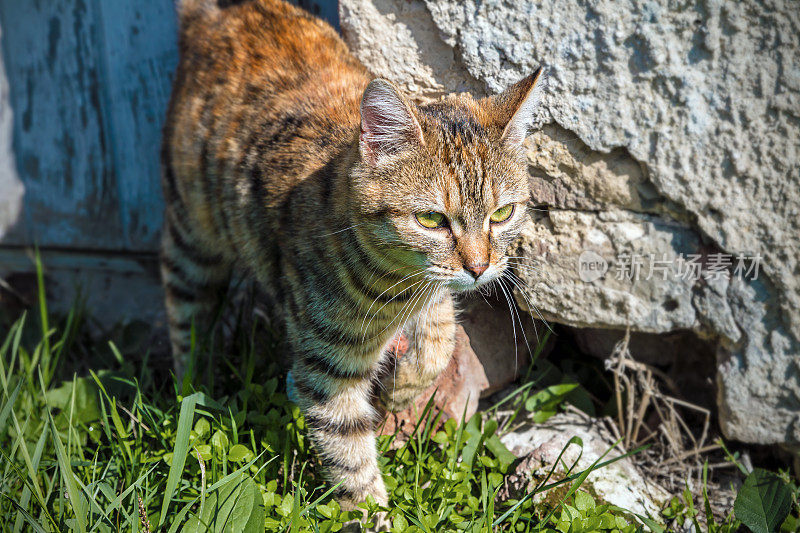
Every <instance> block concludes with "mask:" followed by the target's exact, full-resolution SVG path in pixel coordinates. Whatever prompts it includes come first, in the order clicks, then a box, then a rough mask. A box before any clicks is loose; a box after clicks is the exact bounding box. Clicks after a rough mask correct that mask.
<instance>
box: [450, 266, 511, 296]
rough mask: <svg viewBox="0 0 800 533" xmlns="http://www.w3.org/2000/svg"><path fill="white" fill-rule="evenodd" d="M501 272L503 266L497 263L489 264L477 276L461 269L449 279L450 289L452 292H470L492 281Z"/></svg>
mask: <svg viewBox="0 0 800 533" xmlns="http://www.w3.org/2000/svg"><path fill="white" fill-rule="evenodd" d="M502 273H503V268H502V267H501V266H499V265H490V266H489V268H487V269H486V271H485V272H483V273H482V274H481V275H480V276H478V277H477V278H476V277H475V276H473V275H472V274H470V273H469V272H467V271H466V270H462V271H461V272H458V273H456V274H455V275H454V276H453V277H452V279H451V280H450V283H449V286H450V290H452V291H453V292H472V291H475V290H478V289H481V288H483V287H486V286H488V285H489V284H491V283H492V282H493V281H495V280H497V279H498V278H499V277H500V275H501V274H502Z"/></svg>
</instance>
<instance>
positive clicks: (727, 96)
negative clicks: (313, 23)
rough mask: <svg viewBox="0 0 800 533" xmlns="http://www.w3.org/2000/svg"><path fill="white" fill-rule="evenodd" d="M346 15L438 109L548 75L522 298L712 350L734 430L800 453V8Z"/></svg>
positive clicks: (407, 5)
mask: <svg viewBox="0 0 800 533" xmlns="http://www.w3.org/2000/svg"><path fill="white" fill-rule="evenodd" d="M340 22H341V28H342V32H343V33H344V35H345V38H346V40H347V41H348V44H349V45H350V47H351V48H352V50H353V51H354V52H355V54H356V55H357V56H358V57H359V58H360V59H361V60H362V61H363V62H364V63H365V64H366V65H367V66H368V67H369V68H370V69H371V70H372V71H373V72H374V73H375V74H376V75H378V76H382V77H386V78H388V79H391V80H392V81H394V82H396V83H398V84H399V85H400V86H401V87H403V88H404V89H406V90H407V91H408V92H410V93H413V94H414V95H416V96H417V97H418V98H419V99H429V98H437V97H439V96H440V95H442V94H445V93H447V92H452V91H471V92H473V93H474V94H476V95H485V94H490V93H492V92H495V91H499V90H501V89H502V88H504V87H505V86H506V85H508V84H510V83H511V82H513V81H515V80H517V79H519V78H520V77H522V76H523V75H525V74H527V73H530V72H532V71H533V70H534V68H536V66H538V65H540V64H541V65H544V66H545V67H546V69H547V72H548V74H549V80H548V88H547V94H546V96H545V98H544V104H543V106H542V107H541V109H540V114H539V124H540V125H541V128H540V130H539V131H538V132H537V133H534V134H533V135H531V136H530V137H529V139H528V141H527V148H528V154H529V160H530V174H531V191H532V194H533V205H532V207H533V209H532V210H531V213H532V221H531V223H530V224H529V225H528V227H527V229H526V232H525V235H524V236H523V239H522V240H521V242H520V243H519V248H520V252H522V253H524V254H525V256H526V257H528V258H529V267H530V268H528V269H525V270H524V271H520V272H519V274H520V276H521V277H522V278H523V279H524V280H525V282H526V287H527V288H526V289H525V291H524V294H522V293H518V295H517V296H518V298H519V302H520V304H521V305H523V306H531V307H535V308H536V310H538V312H540V313H541V314H542V315H543V316H544V317H545V318H547V319H548V320H553V321H558V322H561V323H564V324H568V325H572V326H580V327H593V328H598V327H599V328H627V327H630V328H631V329H632V330H634V331H643V332H650V333H665V332H670V331H676V330H691V331H694V332H696V333H697V334H699V335H701V336H703V337H705V338H708V339H710V340H712V341H713V342H714V343H716V345H717V346H718V349H717V352H718V354H717V374H718V375H717V385H718V406H719V414H720V421H721V424H722V429H723V431H724V432H725V434H726V435H727V436H728V437H729V438H733V439H739V440H742V441H746V442H754V443H765V444H766V443H779V444H783V445H787V446H790V447H796V446H798V445H800V263H799V261H800V164H798V158H799V157H800V10H798V9H797V5H796V3H794V2H792V1H791V0H786V1H780V0H778V1H774V2H756V1H753V0H748V1H746V2H738V3H733V2H728V3H723V2H718V1H711V0H699V1H697V2H694V3H690V4H683V3H680V4H679V3H677V2H649V1H643V0H630V1H628V2H624V3H620V2H584V1H579V0H563V1H555V0H545V1H543V2H540V1H532V0H528V1H518V2H515V1H510V0H509V1H478V0H468V1H455V0H341V2H340ZM651 254H652V255H651ZM517 255H521V254H517ZM695 256H696V257H695ZM579 258H580V259H579ZM635 258H639V259H640V260H641V261H642V264H643V269H642V271H641V272H639V275H632V274H633V273H632V272H631V270H630V269H629V268H628V266H629V262H630V261H635V260H636V259H635ZM737 258H738V259H741V260H742V262H741V264H738V265H737ZM754 258H760V259H754ZM581 259H582V260H583V261H584V263H585V264H586V265H589V264H591V265H596V266H597V268H599V270H597V271H586V270H585V269H584V270H581V269H579V264H580V262H581ZM653 259H655V260H656V261H660V262H661V263H657V262H653ZM684 259H688V260H689V262H694V263H698V264H700V265H701V269H702V273H701V275H700V276H699V277H698V276H692V275H680V274H681V271H679V269H683V270H682V272H683V273H684V274H685V273H686V272H687V268H686V266H687V265H686V263H685V262H682V260H684ZM728 260H729V261H730V262H731V264H730V265H728V266H727V268H723V270H724V272H723V273H721V274H714V270H715V265H721V266H722V267H725V265H724V263H726V262H727V261H728ZM754 263H757V264H758V267H759V271H758V276H755V271H754V270H753V269H752V268H753V266H754ZM656 264H661V265H662V266H664V265H666V266H665V267H663V268H661V269H655V268H652V267H651V265H656ZM737 266H739V267H740V269H739V270H737ZM748 271H749V273H748ZM634 355H635V354H634ZM693 355H694V354H691V353H687V354H683V356H684V357H687V358H690V357H693Z"/></svg>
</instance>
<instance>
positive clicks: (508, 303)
mask: <svg viewBox="0 0 800 533" xmlns="http://www.w3.org/2000/svg"><path fill="white" fill-rule="evenodd" d="M497 282H498V285H497V286H498V287H499V288H500V290H502V291H503V296H505V299H506V304H507V305H508V314H509V316H510V317H511V331H512V333H513V334H514V368H517V364H518V360H519V359H518V354H517V346H518V344H517V326H516V323H515V322H514V313H513V312H512V310H511V305H512V304H511V302H510V301H509V299H508V294H506V290H505V288H504V287H503V283H502V278H497Z"/></svg>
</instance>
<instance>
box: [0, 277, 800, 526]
mask: <svg viewBox="0 0 800 533" xmlns="http://www.w3.org/2000/svg"><path fill="white" fill-rule="evenodd" d="M39 283H40V286H39V305H38V312H37V316H36V317H35V318H32V317H31V316H29V315H27V314H23V315H22V316H20V317H19V318H18V319H17V320H16V321H15V322H14V323H13V325H12V326H11V327H10V328H7V331H0V457H2V459H0V476H1V477H0V532H20V531H37V532H38V531H65V530H73V531H81V532H85V531H102V532H105V531H165V532H173V531H264V530H267V531H291V532H296V531H320V532H326V531H339V530H340V529H342V526H343V524H345V523H347V522H348V521H351V520H355V519H359V518H361V512H353V511H351V512H343V511H342V510H341V509H340V508H339V506H338V504H337V503H336V501H334V500H333V499H332V497H331V492H332V491H333V489H334V488H335V487H332V486H330V485H328V484H326V483H325V482H324V480H323V479H322V477H321V475H320V470H319V468H318V465H317V463H316V461H315V458H314V454H313V450H312V449H311V445H310V443H309V440H308V438H307V436H306V431H305V430H306V428H305V422H304V419H303V417H302V415H301V414H300V412H299V410H298V408H297V407H296V406H295V405H293V404H292V403H291V402H289V400H288V399H287V396H286V392H285V385H284V384H285V374H284V373H283V371H282V370H281V367H280V366H279V365H278V364H276V362H275V361H273V360H271V357H270V353H272V355H273V356H274V355H275V353H274V352H275V348H274V344H273V343H271V342H270V339H271V336H270V334H269V332H264V331H259V328H258V327H254V326H246V327H245V326H241V325H237V326H236V327H234V328H233V332H232V334H231V335H230V336H231V338H232V339H233V341H231V342H232V348H230V350H231V351H230V352H229V353H231V354H232V355H231V356H230V357H229V358H225V359H222V358H219V357H218V358H217V359H218V360H217V361H216V362H215V363H214V365H215V366H214V368H217V369H220V370H218V371H216V372H214V371H208V368H210V366H209V365H205V366H204V368H205V369H206V370H207V371H206V372H205V373H204V374H203V375H193V374H190V375H189V377H188V378H187V379H186V380H184V382H182V383H180V384H178V383H176V382H175V381H174V379H173V378H171V377H170V376H169V375H168V373H167V372H166V371H165V370H164V368H163V367H164V366H165V363H166V362H165V361H164V360H160V361H156V360H154V359H152V356H151V355H150V354H149V353H148V350H147V348H148V347H147V346H146V342H144V343H143V342H141V341H139V342H135V341H132V340H131V338H135V337H137V335H136V334H135V333H136V332H135V331H133V332H131V331H130V328H128V330H127V331H123V333H122V334H115V335H114V336H113V337H114V338H115V339H116V342H110V341H109V342H104V343H101V344H99V345H98V344H93V343H92V341H91V340H90V339H89V338H88V337H87V335H86V327H85V326H86V317H85V313H83V312H81V311H80V309H81V307H80V306H79V305H77V306H76V307H75V308H74V310H73V311H72V312H71V313H70V314H69V315H68V316H67V317H64V318H62V319H60V320H54V319H53V318H52V317H50V316H49V314H48V311H47V306H46V302H45V298H44V289H43V283H42V276H41V269H39ZM245 323H246V321H244V320H241V321H239V322H237V324H245ZM134 329H135V328H134ZM139 337H141V335H139ZM265 339H266V340H265ZM196 344H197V349H196V353H198V354H202V353H203V352H204V348H203V345H204V344H205V343H203V342H200V341H197V342H196ZM208 344H209V345H212V346H213V345H214V342H213V339H212V340H211V341H210V342H209V343H208ZM256 346H259V347H260V348H256ZM265 346H266V348H265ZM265 352H266V353H265ZM195 366H196V367H198V368H199V365H195ZM198 374H199V373H198ZM576 387H577V386H575V385H571V384H563V383H562V384H552V383H550V384H547V386H545V384H544V383H539V382H530V381H527V382H524V383H523V385H522V386H521V387H520V389H519V390H518V391H516V392H515V393H514V394H513V395H511V396H510V397H508V398H507V399H506V400H504V404H503V406H504V408H506V409H507V408H509V407H512V408H513V409H514V410H515V411H516V412H518V413H522V412H524V411H531V412H532V413H533V415H534V416H539V417H540V418H546V417H547V416H549V415H550V414H552V413H554V412H555V411H556V410H557V409H558V406H559V404H560V403H561V402H563V401H567V400H568V399H570V398H571V401H573V402H575V403H576V404H580V403H582V402H585V401H586V398H585V395H583V394H576V390H578V389H577V388H576ZM578 392H580V391H578ZM495 412H496V409H490V410H488V411H487V412H485V413H482V414H477V415H475V416H473V417H472V418H470V419H469V420H462V421H461V422H460V423H458V422H457V421H455V420H448V421H446V422H444V423H442V424H440V422H441V421H440V416H441V415H440V414H439V413H437V412H435V411H434V409H432V402H429V403H428V407H427V408H426V410H425V411H424V412H423V413H422V416H421V418H420V420H421V422H420V423H419V424H417V426H416V428H415V429H414V432H413V434H412V435H411V437H410V438H409V439H408V440H407V441H405V442H404V443H403V444H402V445H400V446H397V445H396V444H397V441H396V436H386V437H381V438H380V440H379V446H380V448H381V455H380V457H381V459H380V461H381V468H382V470H383V473H384V479H385V481H386V486H387V489H388V490H389V493H390V500H391V501H390V505H389V506H388V508H386V509H380V508H379V507H378V505H377V504H376V503H375V502H374V501H368V502H366V503H365V504H364V511H365V513H366V515H367V518H366V521H367V523H369V522H370V520H372V517H374V514H375V513H376V512H378V511H384V512H387V513H388V516H389V518H390V519H391V522H392V525H393V531H397V532H405V531H410V532H413V531H430V532H439V531H471V532H479V531H480V532H488V531H560V532H562V533H567V532H572V533H577V532H581V531H621V532H632V531H638V530H642V529H643V528H648V527H649V528H652V529H654V530H660V526H658V525H657V523H656V521H654V517H635V516H633V515H632V514H631V513H629V512H627V511H625V510H623V509H619V508H616V507H613V506H610V505H608V504H605V503H603V502H601V501H597V500H596V499H595V498H593V497H592V496H591V495H590V493H589V492H587V491H586V490H583V489H582V488H581V487H582V486H583V485H584V483H585V481H586V479H587V476H589V475H590V474H591V471H592V470H593V469H594V468H602V467H603V466H604V465H605V464H608V463H609V462H613V461H614V460H617V459H618V458H619V457H615V456H614V455H615V453H616V452H609V454H608V456H606V457H603V458H601V459H600V460H598V462H597V463H595V465H593V466H592V468H589V469H587V470H586V471H582V472H578V471H575V468H574V465H572V467H571V468H570V467H569V465H567V469H568V472H567V475H566V476H561V477H559V478H556V477H554V476H552V475H550V476H546V477H544V478H542V479H538V480H535V483H534V484H533V486H531V487H529V488H528V490H527V492H523V493H522V494H519V495H517V497H516V498H505V499H504V498H501V497H499V495H500V493H501V491H502V488H503V486H504V485H505V483H506V482H507V480H508V476H509V474H510V473H511V472H512V470H513V466H514V464H515V460H516V459H515V458H514V456H513V455H512V454H511V453H510V452H509V451H508V450H507V449H506V448H505V446H503V444H502V442H501V441H500V438H499V435H500V433H501V432H502V431H503V428H502V427H498V423H497V421H496V420H495V417H494V416H493V415H494V414H495ZM512 419H513V417H512ZM571 445H573V446H582V443H581V442H580V440H577V439H573V441H572V444H571ZM551 474H552V470H551ZM534 496H538V498H535V497H534ZM795 498H796V497H795ZM689 501H691V498H689ZM681 505H682V504H680V502H678V503H676V502H673V505H672V507H670V509H669V512H672V513H673V514H674V515H675V516H680V517H682V518H685V517H686V516H687V513H689V511H687V507H686V505H683V506H681ZM793 505H796V503H794V504H793ZM692 511H694V509H692ZM795 514H796V513H795ZM667 518H669V517H667ZM692 518H694V516H692ZM712 520H713V517H712ZM731 520H732V521H731V522H730V524H729V526H731V527H729V528H728V529H718V531H733V530H735V528H733V526H735V525H738V522H734V521H733V518H731ZM643 524H646V526H645V525H643ZM731 528H733V529H731Z"/></svg>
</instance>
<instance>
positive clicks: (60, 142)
mask: <svg viewBox="0 0 800 533" xmlns="http://www.w3.org/2000/svg"><path fill="white" fill-rule="evenodd" d="M295 3H298V4H300V5H302V6H303V7H305V8H306V9H308V10H309V11H311V12H312V13H315V14H318V15H319V16H322V17H323V18H326V19H327V20H328V21H329V22H331V23H332V24H333V25H334V26H335V27H337V28H338V5H337V4H338V3H337V2H336V0H322V1H308V0H297V1H296V2H295ZM0 27H2V28H3V34H2V41H0V51H2V54H3V57H4V60H5V68H6V74H7V77H8V81H9V85H10V89H11V92H10V95H11V98H10V101H11V107H12V109H13V111H14V124H13V150H14V153H15V155H16V164H17V170H18V174H19V176H20V178H21V180H22V181H23V183H24V185H25V188H26V191H25V196H24V204H23V210H22V215H21V217H20V220H19V221H18V222H17V223H16V224H15V226H14V227H13V228H12V229H11V231H9V233H8V234H7V236H6V237H5V238H4V239H3V241H2V243H0V245H2V244H12V245H27V244H32V243H34V242H36V243H38V244H39V245H41V246H44V247H59V248H71V249H93V250H120V251H153V250H155V249H156V248H157V241H158V233H159V229H160V226H161V210H162V207H163V206H162V200H161V192H160V186H159V163H158V151H159V150H158V148H159V144H160V139H161V124H162V120H163V116H164V112H165V109H166V105H167V101H168V98H169V91H170V85H171V78H172V73H173V70H174V68H175V65H176V63H177V50H176V44H177V43H176V31H177V30H176V16H175V10H174V4H173V1H172V0H0ZM0 194H2V191H0Z"/></svg>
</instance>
